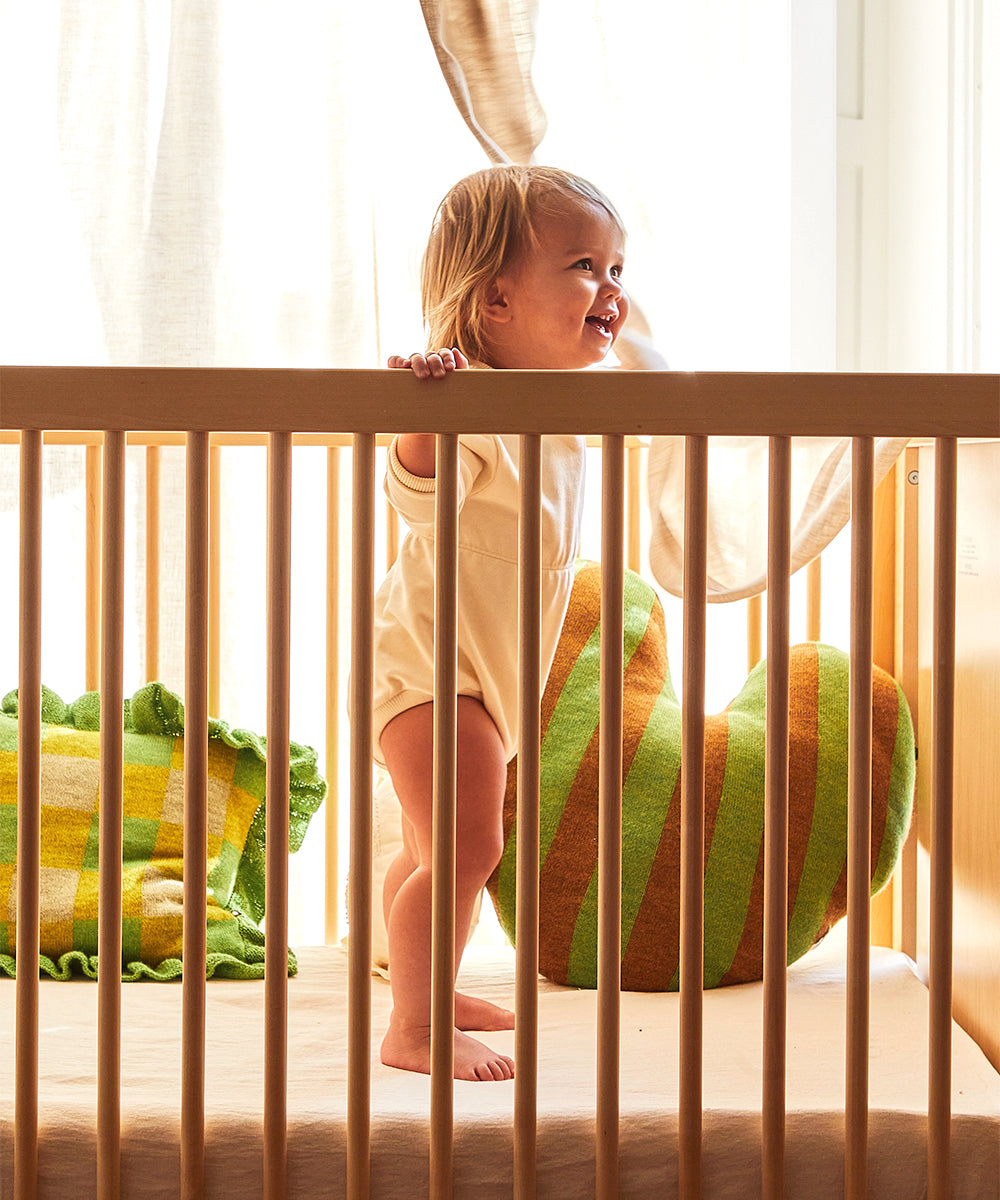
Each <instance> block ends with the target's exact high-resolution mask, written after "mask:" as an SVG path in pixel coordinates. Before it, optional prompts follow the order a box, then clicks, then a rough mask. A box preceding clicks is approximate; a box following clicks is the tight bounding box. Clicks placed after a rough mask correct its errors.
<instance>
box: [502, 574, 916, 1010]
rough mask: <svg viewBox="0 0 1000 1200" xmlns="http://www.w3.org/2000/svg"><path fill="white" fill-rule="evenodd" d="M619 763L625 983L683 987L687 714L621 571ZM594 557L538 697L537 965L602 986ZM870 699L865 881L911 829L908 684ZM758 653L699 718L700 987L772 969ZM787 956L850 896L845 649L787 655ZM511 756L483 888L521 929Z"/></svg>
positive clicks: (568, 979)
mask: <svg viewBox="0 0 1000 1200" xmlns="http://www.w3.org/2000/svg"><path fill="white" fill-rule="evenodd" d="M624 602H625V645H624V656H623V672H624V675H623V688H624V748H623V763H622V779H623V795H622V899H621V922H622V964H621V966H622V987H623V988H625V989H628V990H637V991H667V990H673V989H676V988H677V986H678V960H679V911H680V795H681V787H680V778H681V771H680V766H681V761H680V760H681V710H680V704H679V702H678V700H677V697H676V695H675V693H674V690H673V685H672V683H671V680H670V668H669V665H668V662H667V646H666V633H665V629H664V620H663V610H662V608H661V606H660V603H659V600H658V599H657V597H656V594H655V592H654V591H653V589H652V588H651V587H650V586H649V585H648V584H646V583H645V582H644V581H643V580H642V579H640V578H639V577H638V576H637V575H635V574H633V573H631V572H628V573H626V580H625V597H624ZM599 666H600V568H599V567H598V566H596V565H595V564H583V565H581V567H580V569H579V570H578V572H577V576H576V579H575V582H574V586H573V593H572V596H571V599H570V605H569V610H568V612H567V615H566V621H565V623H564V626H563V630H562V633H561V635H560V640H559V645H558V648H557V650H556V656H555V661H554V662H553V665H552V670H551V672H550V673H549V679H548V682H547V684H546V688H545V693H544V696H543V699H542V714H541V715H542V730H543V737H542V746H541V812H540V837H541V845H540V855H539V858H540V875H539V889H540V901H541V917H540V928H539V969H540V970H541V972H542V974H544V975H546V976H547V977H548V978H550V979H553V980H555V981H556V982H558V983H568V984H572V985H575V986H578V987H595V986H596V983H597V803H598V779H599V777H598V716H599V713H598V706H599V705H598V698H599ZM874 675H875V677H874V687H873V693H874V694H873V712H872V718H873V720H872V725H873V728H872V843H871V871H872V876H871V878H872V892H873V893H874V892H876V891H878V890H879V889H880V888H881V887H883V886H884V885H885V883H886V882H887V881H888V879H889V876H890V875H891V873H892V869H893V867H894V865H895V862H896V858H897V856H898V853H899V850H900V848H901V846H902V842H903V839H904V837H905V835H906V831H907V828H908V826H909V820H910V812H911V806H912V798H913V785H914V779H915V761H914V744H913V728H912V724H911V722H910V716H909V711H908V709H907V706H906V700H905V698H904V697H903V694H902V692H901V691H900V690H899V688H898V687H897V685H896V683H895V681H894V680H893V679H892V678H891V677H890V676H889V675H887V674H886V673H885V672H883V671H879V670H877V669H876V670H875V673H874ZM765 682H766V667H765V665H764V664H763V663H762V664H760V665H759V666H757V667H756V668H755V669H754V670H753V671H752V672H751V674H750V676H749V678H748V679H747V682H746V684H745V686H744V687H743V689H742V691H741V692H740V694H739V695H738V696H737V697H736V699H735V700H734V701H733V702H732V704H730V706H729V707H728V708H727V709H726V711H725V712H723V713H719V714H717V715H715V716H710V717H708V718H706V728H705V877H704V878H705V882H704V897H705V925H704V928H705V933H704V952H705V971H704V983H705V986H706V987H715V986H718V985H721V984H729V983H740V982H745V981H747V980H752V979H760V978H761V976H762V973H763V924H764V918H763V907H764V893H763V882H764V864H763V831H764V723H765ZM789 705H790V714H789V716H790V730H789V835H788V841H789V845H788V961H789V962H794V961H795V959H797V958H799V957H801V955H803V954H804V953H805V952H806V951H807V950H808V949H809V948H810V946H812V945H814V944H815V942H817V941H818V940H819V939H820V938H822V937H823V936H824V935H825V934H826V932H827V931H828V930H829V929H830V927H831V926H832V925H833V924H834V923H835V922H836V921H838V920H839V919H840V918H841V917H842V916H843V915H844V913H845V912H846V907H847V729H848V656H847V655H846V654H844V653H843V652H842V651H840V650H836V649H834V648H833V647H831V646H824V645H819V644H813V643H809V644H805V645H800V646H795V647H793V648H792V651H791V663H790V701H789ZM516 805H517V763H516V760H515V761H514V762H512V763H511V766H510V769H509V772H508V785H507V795H506V798H505V802H504V834H505V840H506V846H505V850H504V855H503V858H502V860H501V862H500V865H499V867H498V868H497V870H496V872H495V873H494V875H493V878H492V879H491V880H490V884H489V887H490V892H491V894H492V897H493V900H494V904H495V905H496V907H497V912H498V914H499V917H500V922H501V924H502V925H503V927H504V930H505V931H506V933H507V935H508V936H509V937H510V938H511V940H513V939H514V936H515V932H516V930H515V911H514V896H515V866H516V841H517V838H516V820H515V818H516Z"/></svg>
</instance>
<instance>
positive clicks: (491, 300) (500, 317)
mask: <svg viewBox="0 0 1000 1200" xmlns="http://www.w3.org/2000/svg"><path fill="white" fill-rule="evenodd" d="M483 312H484V313H485V314H486V316H487V317H488V318H489V319H490V320H491V321H496V322H505V321H509V320H510V304H509V302H508V300H507V289H506V288H505V287H504V282H503V280H502V279H494V280H493V282H492V283H491V284H489V286H488V287H487V288H486V296H485V298H484V303H483Z"/></svg>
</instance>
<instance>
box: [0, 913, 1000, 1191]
mask: <svg viewBox="0 0 1000 1200" xmlns="http://www.w3.org/2000/svg"><path fill="white" fill-rule="evenodd" d="M298 954H299V960H300V972H299V975H298V976H297V977H296V978H294V979H291V980H290V981H289V1006H290V1011H289V1049H290V1055H289V1057H290V1064H291V1065H290V1077H289V1097H288V1109H289V1149H288V1163H289V1167H288V1170H289V1192H290V1195H291V1196H292V1197H295V1198H299V1197H302V1198H304V1197H310V1198H319V1197H337V1196H340V1195H342V1194H343V1190H344V1177H345V1154H344V1123H345V1114H346V1089H345V1076H346V1069H345V1064H346V1029H345V1023H344V1014H345V1012H346V967H347V956H346V953H345V952H344V951H343V950H341V949H339V948H335V947H307V948H305V949H302V950H300V951H298ZM844 979H845V968H844V953H843V937H842V935H841V933H840V931H839V930H835V931H834V933H833V934H831V936H830V938H828V939H827V942H826V943H825V944H824V945H823V946H821V947H818V948H817V949H816V950H814V951H812V952H811V953H810V954H809V955H807V956H806V958H804V959H803V960H801V961H800V962H799V963H797V964H796V965H795V966H794V967H792V968H791V969H790V971H789V984H788V1099H787V1108H788V1134H787V1171H786V1175H787V1183H788V1193H787V1194H788V1196H789V1197H795V1198H802V1200H825V1198H826V1197H830V1198H831V1200H833V1198H834V1197H836V1198H837V1200H840V1197H842V1195H843V1150H842V1145H843V1093H844V1024H845V1015H844V1014H845V987H844ZM462 986H463V987H465V988H467V989H472V990H475V991H476V992H478V993H479V994H481V995H485V996H487V997H490V998H493V999H495V1000H497V1001H503V1002H505V1003H507V1004H510V1003H511V1002H512V998H513V958H512V955H511V954H509V953H507V952H504V951H502V950H483V949H482V948H480V947H472V948H470V950H469V951H468V952H467V955H466V962H465V964H464V965H463V972H462ZM761 995H762V989H761V985H759V984H745V985H741V986H738V987H732V988H722V989H718V990H715V991H711V992H708V993H706V995H705V1009H704V1025H705V1076H704V1099H705V1110H706V1111H705V1116H704V1186H705V1193H704V1194H705V1196H706V1197H711V1198H712V1200H729V1198H730V1197H733V1198H737V1197H738V1198H739V1200H747V1198H749V1197H754V1196H758V1195H759V1194H760V1183H759V1174H760V1166H759V1163H760V1075H761ZM372 997H373V1040H372V1061H373V1075H372V1196H373V1197H375V1198H376V1200H389V1198H394V1197H401V1198H402V1197H405V1198H406V1200H414V1198H416V1197H420V1196H422V1195H425V1194H426V1190H427V1137H428V1120H427V1112H428V1096H429V1081H428V1079H427V1077H425V1076H416V1075H410V1074H407V1073H405V1072H400V1071H394V1070H390V1069H388V1068H385V1067H382V1066H381V1065H380V1064H379V1063H378V1061H377V1047H378V1041H379V1038H380V1037H381V1032H382V1028H383V1026H384V1023H385V1019H386V1016H387V1014H388V1011H389V990H388V986H387V985H386V984H385V983H384V982H382V981H381V980H379V979H373V981H372ZM596 999H597V997H596V993H594V992H586V991H576V990H573V989H567V988H560V987H557V986H555V985H553V984H549V983H546V982H543V983H542V984H541V995H540V1001H539V1039H540V1051H539V1053H540V1070H539V1074H540V1080H541V1082H540V1086H539V1098H538V1106H539V1137H538V1152H539V1195H540V1196H542V1197H546V1198H548V1197H554V1198H562V1197H565V1198H566V1200H579V1198H580V1197H582V1196H587V1195H592V1194H593V1179H594V1151H593V1125H594V1099H595V1065H594V1063H595V1049H594V1046H595V1038H594V1025H595V1012H596ZM0 1006H2V1024H0V1028H2V1036H3V1039H4V1042H5V1044H6V1061H7V1062H8V1063H9V1064H10V1069H9V1070H8V1071H6V1072H4V1074H3V1082H2V1084H0V1087H2V1096H0V1114H2V1119H3V1128H2V1147H0V1168H2V1175H0V1192H2V1193H3V1194H10V1193H9V1189H10V1187H11V1179H12V1154H13V1151H12V1125H11V1122H12V1118H13V1028H14V1014H13V1008H14V986H13V984H12V983H7V984H4V985H0ZM262 1006H263V986H262V985H261V984H260V983H247V982H233V981H222V980H220V981H216V982H212V983H210V984H209V985H208V1042H209V1049H208V1076H209V1084H208V1088H207V1096H206V1109H207V1113H208V1117H207V1125H208V1128H207V1146H206V1166H207V1196H208V1197H209V1198H210V1200H224V1198H225V1200H229V1198H231V1197H233V1196H239V1197H240V1200H256V1198H257V1197H260V1196H261V1195H262V1188H261V1160H262V1138H261V1133H260V1124H261V1120H260V1113H261V1111H262V1098H263V1065H262V1049H261V1047H262V1040H263V1011H262ZM96 1007H97V989H96V987H95V986H94V985H93V984H92V983H89V982H83V981H81V982H73V983H55V982H43V983H42V985H41V1022H40V1041H41V1079H40V1100H39V1106H40V1124H41V1135H40V1182H41V1195H42V1197H52V1198H54V1197H60V1198H61V1197H65V1196H74V1197H79V1198H80V1200H87V1198H89V1197H91V1196H93V1195H94V1194H95V1179H94V1176H95V1168H94V1162H95V1116H94V1111H95V1104H96V1088H95V1083H94V1073H95V1063H96V1032H95V1028H94V1019H95V1014H96ZM180 1017H181V990H180V987H179V986H177V985H175V984H130V985H126V986H125V987H124V988H123V1024H124V1034H123V1064H124V1065H123V1075H124V1083H123V1095H122V1114H123V1161H122V1194H123V1196H124V1197H125V1198H126V1200H132V1198H138V1200H145V1198H147V1197H158V1198H163V1200H167V1198H168V1197H170V1198H173V1197H175V1196H176V1195H177V1194H178V1180H179V1150H178V1140H179V1095H180V1055H179V1042H180ZM677 1029H678V998H677V996H676V995H659V994H643V993H627V994H625V995H624V996H623V997H622V1086H621V1113H622V1119H621V1195H622V1196H625V1197H637V1198H638V1197H642V1198H643V1200H645V1198H646V1197H648V1196H653V1195H655V1196H671V1195H675V1194H676V1191H675V1188H676V1175H677V1166H676V1105H677V1079H676V1061H677V1037H678V1034H677ZM488 1040H489V1041H491V1043H492V1044H494V1045H496V1046H497V1047H498V1048H502V1049H505V1050H507V1051H512V1050H513V1034H492V1035H489V1037H488ZM926 1047H927V991H926V989H925V988H924V986H923V985H922V984H921V983H920V981H919V980H918V979H917V978H916V976H915V974H914V973H913V970H912V965H911V964H910V962H909V960H908V959H906V958H905V957H904V956H902V955H900V954H897V953H895V952H893V951H889V950H874V951H873V952H872V993H871V1048H872V1049H871V1117H870V1143H871V1150H870V1163H871V1166H870V1180H871V1191H870V1194H871V1195H872V1196H873V1197H879V1200H897V1198H898V1200H904V1198H905V1200H911V1198H913V1197H919V1196H923V1195H924V1194H925V1188H926V1168H925V1145H926V1117H925V1113H926V1107H927V1099H926V1088H927V1049H926ZM513 1094H514V1089H513V1085H512V1084H473V1083H459V1084H457V1085H456V1088H455V1127H456V1132H455V1180H456V1188H455V1191H456V1195H457V1196H460V1197H475V1198H476V1200H501V1198H506V1197H509V1196H510V1195H511V1178H512V1140H511V1139H512V1135H511V1124H512V1120H511V1117H512V1111H513ZM953 1109H954V1114H955V1116H954V1122H953V1137H954V1151H953V1160H954V1180H955V1190H954V1196H955V1200H998V1198H1000V1182H998V1180H1000V1075H998V1074H997V1072H996V1071H994V1070H993V1068H992V1067H991V1066H990V1064H989V1063H988V1061H987V1060H986V1058H985V1057H984V1056H983V1054H982V1053H981V1052H980V1050H979V1049H978V1048H977V1047H976V1045H975V1044H974V1043H973V1042H972V1041H971V1039H969V1038H968V1037H967V1036H966V1035H965V1034H964V1033H963V1032H962V1031H961V1030H960V1029H958V1028H957V1027H956V1028H955V1042H954V1094H953Z"/></svg>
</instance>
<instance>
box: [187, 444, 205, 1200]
mask: <svg viewBox="0 0 1000 1200" xmlns="http://www.w3.org/2000/svg"><path fill="white" fill-rule="evenodd" d="M208 476H209V444H208V434H207V433H190V434H188V446H187V496H186V500H185V507H186V516H185V520H186V537H185V543H184V547H185V573H186V592H185V610H184V626H185V663H184V972H183V976H182V1004H183V1021H182V1045H181V1195H182V1197H184V1200H196V1198H197V1197H200V1196H201V1195H202V1194H203V1185H204V1168H205V1009H206V1005H205V970H206V958H207V927H206V922H207V894H206V891H205V879H206V877H207V875H208V614H207V612H206V611H205V595H206V593H207V591H208V575H209V524H208V521H209V518H208V491H209V482H208Z"/></svg>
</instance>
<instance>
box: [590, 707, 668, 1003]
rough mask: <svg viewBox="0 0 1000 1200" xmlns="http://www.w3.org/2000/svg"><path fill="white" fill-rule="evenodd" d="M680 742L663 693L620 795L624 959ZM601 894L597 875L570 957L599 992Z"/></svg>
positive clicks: (643, 890) (662, 815)
mask: <svg viewBox="0 0 1000 1200" xmlns="http://www.w3.org/2000/svg"><path fill="white" fill-rule="evenodd" d="M668 687H669V683H668ZM679 737H680V709H679V708H678V707H677V700H676V698H675V697H674V696H673V695H670V696H667V695H664V694H662V693H661V695H660V696H659V697H657V700H656V703H655V705H654V707H653V712H652V714H651V716H650V718H649V721H648V722H647V724H646V728H645V731H644V733H643V735H642V738H641V739H640V742H639V746H638V748H637V750H636V753H635V758H634V759H633V761H632V769H631V770H630V771H629V773H628V778H627V779H626V781H625V785H624V787H623V789H622V862H623V863H624V864H627V869H626V870H623V871H622V894H621V954H622V958H624V957H625V952H626V950H627V949H628V943H629V938H630V937H631V935H632V928H633V926H634V925H635V919H636V916H637V915H638V912H639V906H640V905H641V904H642V900H643V896H644V895H645V892H646V884H647V882H648V881H649V873H650V871H651V870H652V869H653V861H654V859H655V858H656V851H657V848H658V846H659V844H660V831H661V829H662V828H663V823H664V821H665V820H666V819H667V810H668V808H669V807H670V797H671V796H672V794H673V790H674V784H675V783H676V781H677V776H678V774H679V772H680V759H679V757H678V756H676V755H673V754H670V753H669V749H670V747H671V746H673V745H679V740H678V739H679ZM597 888H598V876H597V871H596V870H595V871H594V873H593V875H592V876H591V879H590V884H589V886H588V888H587V894H586V896H585V898H584V901H583V903H582V904H581V905H580V912H579V915H578V917H577V920H576V925H575V926H574V928H573V941H572V945H571V947H570V954H569V971H568V976H569V978H570V979H572V980H573V981H574V982H575V983H576V984H578V985H579V986H583V987H596V986H597V973H596V971H597V921H598V902H597V900H598V897H597ZM585 981H587V982H585Z"/></svg>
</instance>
